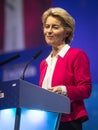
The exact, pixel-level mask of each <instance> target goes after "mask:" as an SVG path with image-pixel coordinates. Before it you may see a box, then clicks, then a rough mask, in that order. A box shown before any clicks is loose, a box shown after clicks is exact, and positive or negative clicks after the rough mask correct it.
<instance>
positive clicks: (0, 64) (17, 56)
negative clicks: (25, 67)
mask: <svg viewBox="0 0 98 130" xmlns="http://www.w3.org/2000/svg"><path fill="white" fill-rule="evenodd" d="M19 57H20V55H19V54H17V55H15V56H12V57H10V58H9V59H7V60H5V61H3V62H0V66H2V65H5V64H7V63H9V62H11V61H13V60H15V59H17V58H19Z"/></svg>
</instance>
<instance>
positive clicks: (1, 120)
mask: <svg viewBox="0 0 98 130" xmlns="http://www.w3.org/2000/svg"><path fill="white" fill-rule="evenodd" d="M15 114H16V108H13V109H3V110H0V130H14V124H15Z"/></svg>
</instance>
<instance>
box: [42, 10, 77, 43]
mask: <svg viewBox="0 0 98 130" xmlns="http://www.w3.org/2000/svg"><path fill="white" fill-rule="evenodd" d="M49 16H53V17H56V18H57V19H59V20H60V21H61V23H62V25H63V27H64V28H65V29H66V30H67V31H68V32H69V35H68V37H67V38H66V39H65V42H66V43H67V44H69V43H70V42H71V41H72V39H73V34H74V27H75V20H74V18H73V17H72V16H71V15H70V14H69V13H68V12H67V11H66V10H64V9H62V8H59V7H55V8H49V9H48V10H46V11H45V12H44V13H43V15H42V23H43V25H45V23H46V20H47V18H48V17H49Z"/></svg>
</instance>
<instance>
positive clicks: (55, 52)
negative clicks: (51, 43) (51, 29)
mask: <svg viewBox="0 0 98 130" xmlns="http://www.w3.org/2000/svg"><path fill="white" fill-rule="evenodd" d="M64 46H65V44H61V45H59V46H57V47H52V54H51V57H55V56H56V55H57V54H58V53H59V52H60V50H61V49H62V48H63V47H64Z"/></svg>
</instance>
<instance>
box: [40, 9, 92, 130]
mask: <svg viewBox="0 0 98 130" xmlns="http://www.w3.org/2000/svg"><path fill="white" fill-rule="evenodd" d="M42 22H43V32H44V36H45V40H46V43H47V44H48V45H50V46H51V47H52V51H51V53H50V55H49V56H48V57H47V58H46V59H44V60H43V61H42V62H41V64H40V82H39V85H40V86H41V87H42V88H44V89H47V90H49V91H52V92H55V93H57V94H62V95H64V96H67V97H69V99H70V102H71V113H70V114H66V115H65V114H62V116H61V121H60V126H59V130H82V122H84V121H86V120H87V119H88V114H87V112H86V109H85V106H84V102H83V100H84V99H86V98H89V96H90V94H91V90H92V89H91V88H92V85H91V76H90V66H89V60H88V57H87V55H86V54H85V52H84V51H82V50H80V49H76V48H71V47H70V42H71V40H72V39H73V34H74V26H75V20H74V19H73V18H72V16H71V15H70V14H69V13H68V12H67V11H66V10H64V9H62V8H50V9H48V10H46V11H45V12H44V13H43V16H42Z"/></svg>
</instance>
